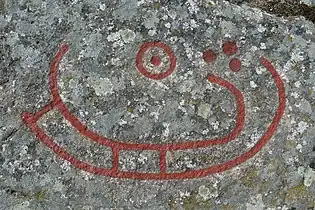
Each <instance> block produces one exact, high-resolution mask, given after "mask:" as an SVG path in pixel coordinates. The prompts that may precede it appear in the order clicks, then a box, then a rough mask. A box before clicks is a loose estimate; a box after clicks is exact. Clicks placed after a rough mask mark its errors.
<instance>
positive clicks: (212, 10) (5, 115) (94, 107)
mask: <svg viewBox="0 0 315 210" xmlns="http://www.w3.org/2000/svg"><path fill="white" fill-rule="evenodd" d="M170 25H171V27H169V26H170ZM314 34H315V27H314V24H313V23H311V22H309V21H306V20H305V19H304V18H290V19H289V20H288V19H284V18H280V17H275V16H273V15H270V14H267V13H265V12H263V11H261V10H259V9H256V8H251V7H249V6H246V5H243V6H236V5H234V4H231V3H229V2H226V1H193V0H189V1H179V0H178V1H172V2H167V1H161V2H159V3H156V2H152V1H135V0H132V1H104V2H100V1H95V0H87V1H77V0H73V1H72V0H63V1H61V0H60V1H52V0H48V1H38V0H25V1H24V0H23V1H0V39H1V45H0V57H1V60H0V62H1V64H0V145H1V147H0V151H1V153H0V165H1V169H0V209H292V208H296V209H312V208H314V206H315V198H314V195H315V182H314V181H315V172H314V167H315V166H314V164H315V163H314V161H315V143H314V141H315V139H314V136H315V127H314V126H315V123H314V121H315V112H314V109H315V100H314V98H315V71H314V69H315V60H314V56H315V36H314ZM156 39H158V40H162V41H164V42H167V43H169V45H170V47H171V48H172V49H173V51H174V53H175V55H176V56H177V59H178V68H177V69H176V72H175V73H174V74H173V75H172V76H171V77H169V78H167V79H166V80H163V81H161V82H157V83H153V82H152V81H151V80H148V79H147V78H144V77H142V76H141V75H140V74H139V73H138V71H137V69H136V67H135V66H134V65H133V64H134V57H135V54H136V52H137V50H138V48H139V46H140V45H141V43H143V42H144V41H147V40H156ZM226 39H228V40H230V39H233V40H236V41H237V42H238V44H239V46H240V49H239V52H238V54H237V55H236V56H237V57H239V58H240V59H241V60H242V63H243V71H242V72H241V73H240V74H232V73H230V71H229V69H228V62H229V58H227V57H226V56H223V55H222V53H221V55H219V56H218V58H217V61H216V63H214V64H213V66H212V67H211V68H209V67H207V66H205V65H204V64H203V62H202V59H200V57H201V56H202V52H203V51H204V50H205V49H208V48H211V49H213V50H215V51H216V52H221V51H222V49H221V45H222V41H223V40H226ZM61 42H67V43H69V45H70V50H71V51H70V52H69V54H67V56H66V58H65V59H64V61H63V64H62V65H63V66H62V68H61V69H62V70H63V71H62V73H61V75H60V81H59V86H60V89H61V92H62V95H63V97H64V99H65V101H66V102H67V104H68V105H69V106H70V107H71V108H72V111H73V112H74V113H76V114H77V115H78V116H79V117H80V118H81V119H82V120H84V121H86V122H87V123H88V124H89V126H91V127H92V128H93V129H95V130H98V131H99V132H101V133H102V134H104V135H106V136H110V137H112V138H119V139H122V141H127V142H128V141H130V139H133V140H134V141H136V142H138V143H141V142H142V143H143V142H146V141H153V142H155V143H156V142H159V141H161V140H162V141H165V142H167V141H171V140H172V139H178V137H180V138H181V139H183V140H185V141H193V140H194V139H199V138H206V137H213V136H215V135H223V134H225V133H226V132H228V131H229V130H230V128H231V126H232V125H233V123H235V122H234V121H235V120H234V118H235V115H234V114H233V113H234V110H235V107H234V106H233V100H232V99H231V97H229V95H228V94H227V92H226V91H224V90H221V89H219V88H216V87H213V86H210V87H209V86H207V83H206V81H204V80H203V78H204V77H205V75H207V73H209V72H215V73H217V74H219V75H221V76H222V77H224V78H226V79H228V80H229V81H231V82H233V83H234V84H235V85H236V86H238V87H239V88H240V89H241V90H242V91H243V92H244V93H245V96H246V105H248V106H247V112H248V113H249V114H250V115H249V117H248V118H247V119H246V129H245V131H244V133H243V134H242V135H241V136H240V137H239V138H238V139H237V140H236V141H235V142H232V143H231V144H229V145H228V146H226V147H218V148H214V149H209V150H207V149H204V150H196V151H183V152H178V153H177V154H174V157H175V158H174V161H173V163H172V165H171V167H173V168H172V170H189V168H194V167H204V166H207V165H209V161H208V160H210V159H211V158H213V161H214V162H211V161H210V162H211V163H212V164H214V163H215V161H217V162H222V161H224V160H227V159H229V158H232V157H234V156H236V155H239V154H240V153H241V152H243V151H246V150H247V149H248V147H250V145H252V144H253V143H255V142H256V141H257V138H258V137H259V136H261V135H262V133H263V132H264V130H265V129H266V127H267V125H268V123H269V122H270V120H271V116H270V113H274V112H275V104H276V103H277V101H276V100H275V97H277V96H276V93H275V91H274V85H273V83H272V82H269V81H271V80H270V79H271V77H270V75H268V74H267V73H266V72H264V71H263V69H261V68H259V64H258V62H257V61H258V59H259V57H260V56H261V55H264V56H266V57H267V58H269V59H270V60H272V62H273V63H274V65H275V67H276V69H277V71H278V72H279V74H280V75H281V77H282V78H283V80H284V81H285V85H286V94H287V108H286V112H285V116H284V117H283V119H282V121H281V124H280V127H279V129H278V132H277V134H276V135H275V136H274V137H273V138H272V140H271V141H270V142H269V143H268V145H267V146H266V147H265V148H264V149H263V150H262V151H261V152H260V153H259V154H258V155H256V156H255V157H254V158H252V159H250V160H249V161H247V162H245V163H243V164H241V165H240V166H238V167H235V168H234V169H232V170H229V171H226V172H223V173H220V174H214V175H209V176H207V177H205V178H201V179H192V180H175V181H139V180H126V179H115V178H109V177H102V176H96V175H93V174H88V173H86V172H83V171H81V170H78V169H76V168H74V167H72V166H71V165H70V164H69V163H67V162H66V161H63V160H61V159H59V158H58V157H57V156H56V155H55V154H54V153H53V152H51V151H50V150H49V149H47V148H46V147H45V146H44V145H43V144H42V143H40V142H39V141H38V140H37V139H36V138H35V136H34V135H33V134H32V133H31V132H30V130H29V129H27V128H26V126H25V125H24V124H23V122H22V121H21V114H22V113H23V112H24V111H28V112H36V111H38V110H40V108H41V107H43V106H44V105H45V104H47V103H48V102H49V101H50V97H51V96H50V92H49V88H48V73H49V62H51V60H52V59H53V57H54V55H55V53H56V50H57V48H58V46H59V45H60V43H61ZM266 81H268V82H266ZM133 84H134V85H133ZM78 87H79V88H78ZM140 93H142V94H140ZM102 94H105V95H102ZM208 95H210V96H212V97H207V96H208ZM153 96H154V97H153ZM105 97H106V100H104V98H105ZM182 101H183V102H182ZM207 104H220V105H218V106H213V107H211V109H210V110H209V106H208V105H207ZM175 105H176V106H175ZM207 107H208V108H207ZM143 110H144V111H143ZM183 110H185V111H183ZM100 111H102V113H101V114H97V113H99V112H100ZM211 112H212V113H211ZM156 116H158V117H157V118H156ZM209 116H210V117H209ZM231 119H232V120H231ZM93 121H95V122H93ZM217 122H220V124H219V126H217V124H216V123H217ZM39 124H40V125H41V127H42V128H43V129H45V131H46V132H47V133H48V134H49V135H51V136H53V137H54V139H55V140H56V141H57V142H58V143H60V144H63V145H64V146H67V148H68V149H69V150H70V151H72V152H73V153H75V154H76V155H78V157H80V158H82V159H87V160H89V161H90V162H92V163H94V164H98V165H100V166H104V167H108V166H109V165H110V164H111V162H110V155H111V154H110V151H108V150H106V149H104V148H101V147H100V146H98V145H93V144H91V143H90V142H89V141H86V139H84V138H82V137H80V136H79V135H78V134H77V133H76V131H74V130H73V129H71V127H69V125H68V124H67V123H66V122H65V120H64V119H63V117H62V116H60V114H59V113H58V112H57V113H55V112H51V113H49V114H47V115H46V116H44V117H43V119H42V120H41V121H40V122H39ZM171 125H173V127H172V126H171ZM93 126H94V127H93ZM185 126H186V127H185ZM203 126H204V127H203ZM183 127H184V129H180V128H183ZM206 128H209V129H208V130H207V129H206ZM186 131H187V132H186ZM86 148H88V149H86ZM235 148H237V150H236V149H235ZM223 151H224V152H223ZM91 154H93V155H91ZM156 159H157V158H156V154H154V153H152V152H151V153H150V152H146V151H144V152H142V153H140V154H138V153H136V152H135V153H129V154H128V153H125V154H123V155H122V156H121V159H120V161H121V168H122V169H123V170H140V171H155V170H157V167H156V165H157V163H156Z"/></svg>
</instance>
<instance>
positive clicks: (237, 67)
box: [230, 58, 242, 72]
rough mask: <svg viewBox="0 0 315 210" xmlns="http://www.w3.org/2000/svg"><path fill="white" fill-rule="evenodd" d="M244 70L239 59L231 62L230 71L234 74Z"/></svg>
mask: <svg viewBox="0 0 315 210" xmlns="http://www.w3.org/2000/svg"><path fill="white" fill-rule="evenodd" d="M241 68H242V63H241V61H240V60H239V59H237V58H233V59H232V60H231V61H230V69H231V70H232V71H234V72H239V71H240V70H241Z"/></svg>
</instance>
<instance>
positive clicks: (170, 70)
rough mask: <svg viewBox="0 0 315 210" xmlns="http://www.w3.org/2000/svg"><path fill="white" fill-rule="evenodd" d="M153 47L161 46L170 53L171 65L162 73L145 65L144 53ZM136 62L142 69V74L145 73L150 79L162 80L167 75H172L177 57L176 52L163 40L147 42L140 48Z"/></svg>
mask: <svg viewBox="0 0 315 210" xmlns="http://www.w3.org/2000/svg"><path fill="white" fill-rule="evenodd" d="M152 47H159V48H162V49H163V50H164V52H165V53H166V54H167V55H168V57H169V59H170V63H171V64H170V67H169V68H168V69H167V70H166V71H165V72H162V73H158V74H153V73H151V72H149V71H148V70H147V69H146V68H145V67H144V66H143V61H142V58H143V55H144V53H145V52H146V51H147V50H148V49H149V48H152ZM136 64H137V68H138V70H139V71H140V73H141V74H143V75H144V76H145V77H148V78H150V79H153V80H161V79H164V78H166V77H168V76H169V75H171V74H172V73H173V72H174V70H175V67H176V57H175V55H174V53H173V52H172V50H171V48H169V46H167V45H166V44H164V43H163V42H157V41H155V42H145V43H144V44H143V45H142V46H141V47H140V49H139V51H138V54H137V58H136Z"/></svg>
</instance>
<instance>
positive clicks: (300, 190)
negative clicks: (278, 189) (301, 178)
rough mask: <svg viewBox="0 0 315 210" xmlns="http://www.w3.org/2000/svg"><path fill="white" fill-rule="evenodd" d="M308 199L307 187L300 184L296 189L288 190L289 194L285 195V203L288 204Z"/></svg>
mask: <svg viewBox="0 0 315 210" xmlns="http://www.w3.org/2000/svg"><path fill="white" fill-rule="evenodd" d="M307 197H308V191H307V187H306V186H305V185H304V184H303V183H300V184H298V185H296V186H295V187H292V188H290V189H288V190H287V193H286V195H285V201H286V202H292V201H300V200H301V199H305V198H307Z"/></svg>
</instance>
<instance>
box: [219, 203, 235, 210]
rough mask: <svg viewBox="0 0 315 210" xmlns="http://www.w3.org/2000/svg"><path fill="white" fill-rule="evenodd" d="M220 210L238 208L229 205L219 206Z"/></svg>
mask: <svg viewBox="0 0 315 210" xmlns="http://www.w3.org/2000/svg"><path fill="white" fill-rule="evenodd" d="M218 209H219V210H236V209H237V208H236V206H233V205H229V204H227V205H219V206H218Z"/></svg>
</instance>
